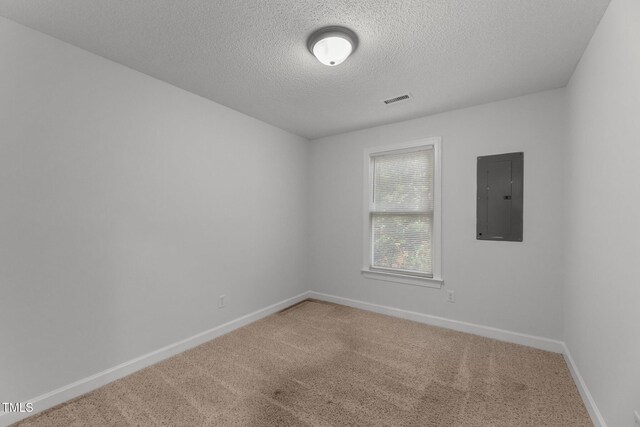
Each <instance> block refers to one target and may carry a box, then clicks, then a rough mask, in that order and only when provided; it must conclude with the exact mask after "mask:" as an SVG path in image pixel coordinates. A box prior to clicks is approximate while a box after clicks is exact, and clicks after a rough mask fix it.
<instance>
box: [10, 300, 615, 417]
mask: <svg viewBox="0 0 640 427" xmlns="http://www.w3.org/2000/svg"><path fill="white" fill-rule="evenodd" d="M307 298H313V299H317V300H320V301H327V302H332V303H336V304H342V305H346V306H349V307H354V308H359V309H361V310H367V311H372V312H375V313H381V314H386V315H389V316H393V317H399V318H402V319H407V320H413V321H416V322H420V323H424V324H428V325H432V326H439V327H442V328H447V329H453V330H455V331H460V332H466V333H470V334H474V335H480V336H483V337H487V338H493V339H496V340H499V341H506V342H510V343H514V344H521V345H526V346H529V347H533V348H537V349H540V350H546V351H552V352H554V353H561V354H563V355H564V358H565V360H566V362H567V365H568V367H569V371H570V372H571V375H572V376H573V379H574V381H575V383H576V386H577V387H578V391H579V392H580V395H581V397H582V400H583V401H584V404H585V406H586V407H587V410H588V411H589V415H590V416H591V420H592V421H593V424H594V425H595V427H607V425H606V423H605V421H604V418H603V417H602V414H601V413H600V411H599V410H598V408H597V406H596V403H595V401H594V400H593V397H592V396H591V393H590V392H589V389H588V388H587V385H586V383H585V382H584V379H583V378H582V375H580V372H579V371H578V367H577V366H576V364H575V361H574V360H573V357H571V353H570V352H569V349H568V348H567V346H566V344H565V343H564V342H562V341H558V340H553V339H549V338H544V337H537V336H534V335H527V334H521V333H519V332H512V331H507V330H504V329H498V328H493V327H489V326H483V325H478V324H474V323H468V322H461V321H459V320H452V319H447V318H444V317H438V316H431V315H428V314H423V313H418V312H415V311H408V310H402V309H399V308H394V307H388V306H384V305H378V304H372V303H368V302H364V301H359V300H354V299H349V298H343V297H338V296H335V295H328V294H323V293H320V292H314V291H309V292H303V293H301V294H299V295H296V296H295V297H293V298H289V299H286V300H284V301H280V302H278V303H276V304H273V305H270V306H268V307H265V308H263V309H260V310H257V311H254V312H253V313H250V314H247V315H245V316H242V317H240V318H238V319H235V320H232V321H230V322H227V323H224V324H222V325H220V326H216V327H215V328H212V329H209V330H207V331H204V332H201V333H199V334H196V335H194V336H192V337H190V338H187V339H184V340H182V341H179V342H177V343H174V344H171V345H168V346H166V347H163V348H161V349H159V350H156V351H153V352H151V353H148V354H145V355H143V356H140V357H138V358H135V359H133V360H130V361H128V362H125V363H122V364H120V365H118V366H115V367H113V368H110V369H107V370H105V371H102V372H99V373H97V374H95V375H92V376H90V377H87V378H84V379H81V380H79V381H76V382H74V383H72V384H69V385H66V386H64V387H61V388H59V389H56V390H53V391H51V392H49V393H45V394H43V395H41V396H38V397H35V398H33V399H30V400H27V402H31V403H32V404H33V408H34V411H33V412H31V413H0V427H4V426H8V425H9V424H11V423H14V422H16V421H19V420H21V419H23V418H26V417H29V416H32V415H35V414H36V413H38V412H41V411H44V410H46V409H49V408H51V407H53V406H56V405H59V404H60V403H64V402H66V401H67V400H70V399H73V398H75V397H78V396H81V395H83V394H85V393H88V392H90V391H92V390H95V389H96V388H98V387H102V386H103V385H106V384H108V383H110V382H112V381H115V380H117V379H119V378H122V377H124V376H127V375H129V374H131V373H133V372H135V371H138V370H140V369H143V368H146V367H147V366H150V365H153V364H154V363H158V362H160V361H161V360H164V359H166V358H169V357H171V356H174V355H176V354H178V353H182V352H183V351H186V350H189V349H190V348H193V347H196V346H198V345H200V344H202V343H205V342H207V341H210V340H212V339H214V338H217V337H219V336H221V335H224V334H226V333H228V332H231V331H233V330H234V329H238V328H240V327H242V326H245V325H248V324H250V323H253V322H255V321H256V320H260V319H262V318H263V317H266V316H268V315H270V314H273V313H276V312H278V311H280V310H283V309H285V308H287V307H290V306H292V305H294V304H297V303H299V302H301V301H304V300H305V299H307Z"/></svg>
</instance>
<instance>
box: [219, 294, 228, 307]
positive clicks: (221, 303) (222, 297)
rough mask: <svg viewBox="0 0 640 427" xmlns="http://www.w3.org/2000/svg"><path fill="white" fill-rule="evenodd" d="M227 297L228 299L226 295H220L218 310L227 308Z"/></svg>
mask: <svg viewBox="0 0 640 427" xmlns="http://www.w3.org/2000/svg"><path fill="white" fill-rule="evenodd" d="M226 297H227V296H226V295H220V296H219V297H218V308H224V307H225V301H224V300H225V298H226Z"/></svg>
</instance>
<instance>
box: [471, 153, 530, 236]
mask: <svg viewBox="0 0 640 427" xmlns="http://www.w3.org/2000/svg"><path fill="white" fill-rule="evenodd" d="M523 172H524V153H508V154H496V155H492V156H481V157H478V191H477V205H476V238H477V239H478V240H502V241H509V242H522V206H523V194H522V188H523Z"/></svg>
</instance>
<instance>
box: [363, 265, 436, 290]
mask: <svg viewBox="0 0 640 427" xmlns="http://www.w3.org/2000/svg"><path fill="white" fill-rule="evenodd" d="M361 272H362V275H363V276H364V277H366V278H367V279H373V280H382V281H384V282H394V283H403V284H405V285H413V286H422V287H425V288H434V289H440V288H441V287H442V285H443V284H444V280H442V279H439V278H435V277H434V278H429V277H417V276H409V275H407V274H398V273H391V272H387V271H375V270H369V269H363V270H361Z"/></svg>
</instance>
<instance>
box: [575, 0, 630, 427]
mask: <svg viewBox="0 0 640 427" xmlns="http://www.w3.org/2000/svg"><path fill="white" fill-rule="evenodd" d="M568 96H569V111H570V112H571V115H570V144H569V153H570V154H571V155H570V156H569V157H568V165H569V168H568V170H567V180H566V181H567V190H566V194H567V203H566V212H567V217H566V219H567V257H566V260H567V267H566V273H567V277H566V299H565V325H566V326H565V329H566V333H565V338H566V342H567V345H568V347H569V349H570V351H571V353H572V354H573V357H574V359H575V361H576V363H577V365H578V368H579V369H580V372H581V373H582V375H583V377H584V379H585V381H586V383H587V386H588V387H589V389H590V391H591V393H592V394H593V397H594V399H595V400H596V402H597V404H598V406H599V408H600V410H601V412H602V413H603V415H604V417H605V419H606V421H607V423H608V425H609V426H610V427H618V426H620V427H623V426H631V425H633V410H634V409H635V410H638V411H640V260H639V259H638V258H639V256H640V223H639V222H638V221H639V220H640V172H639V171H640V167H639V165H640V1H638V0H613V1H612V2H611V4H610V6H609V9H608V10H607V12H606V14H605V15H604V17H603V19H602V21H601V23H600V26H599V27H598V30H597V31H596V33H595V35H594V36H593V39H592V40H591V43H590V45H589V47H588V48H587V50H586V52H585V54H584V56H583V58H582V60H581V62H580V64H579V65H578V68H577V70H576V72H575V74H574V76H573V78H572V79H571V82H570V84H569V86H568Z"/></svg>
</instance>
